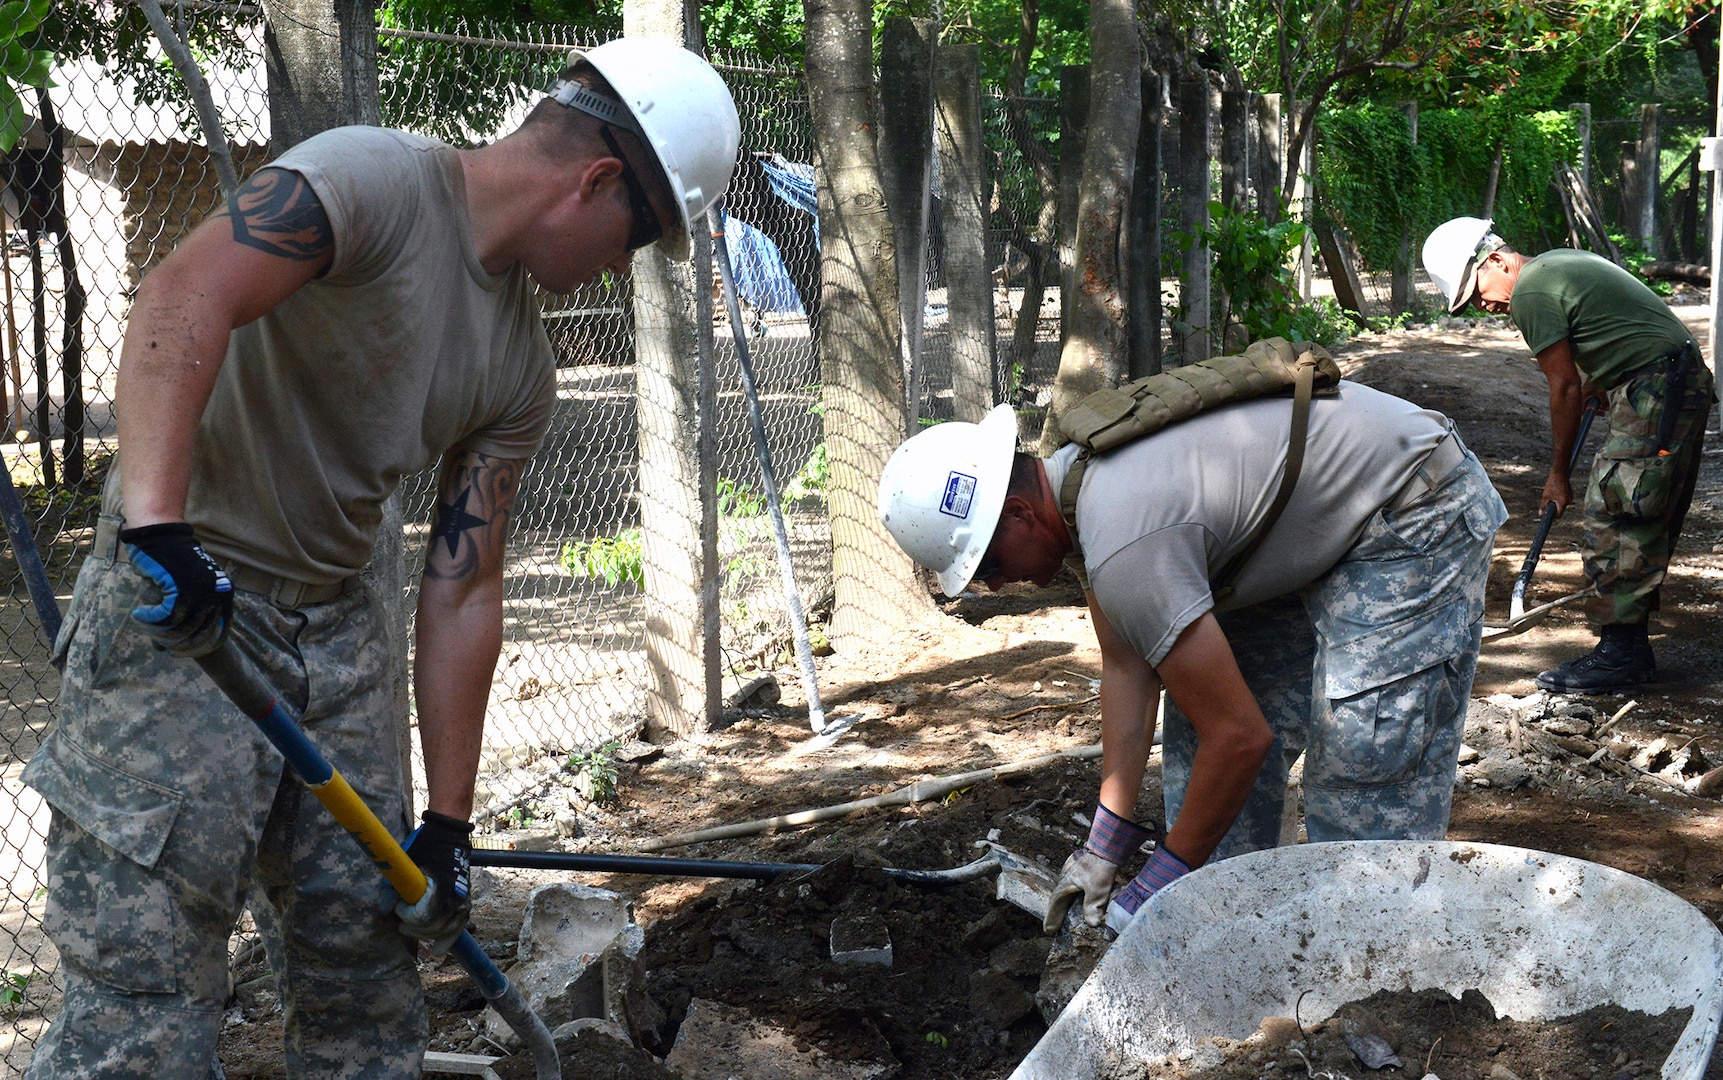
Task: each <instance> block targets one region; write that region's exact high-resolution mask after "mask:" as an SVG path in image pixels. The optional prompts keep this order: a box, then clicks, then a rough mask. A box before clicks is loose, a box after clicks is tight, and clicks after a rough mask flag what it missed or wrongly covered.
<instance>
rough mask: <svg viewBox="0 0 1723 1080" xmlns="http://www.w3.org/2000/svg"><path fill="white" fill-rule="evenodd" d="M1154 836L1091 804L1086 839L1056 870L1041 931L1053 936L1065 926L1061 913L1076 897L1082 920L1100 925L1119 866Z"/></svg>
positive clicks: (1093, 924) (1063, 916)
mask: <svg viewBox="0 0 1723 1080" xmlns="http://www.w3.org/2000/svg"><path fill="white" fill-rule="evenodd" d="M1153 836H1154V833H1153V831H1152V830H1149V829H1145V828H1144V827H1143V826H1141V825H1138V824H1136V823H1135V822H1131V821H1126V820H1125V819H1124V818H1122V817H1120V816H1119V815H1117V814H1115V813H1113V812H1112V811H1111V810H1108V809H1107V808H1106V807H1105V806H1102V805H1100V804H1099V803H1097V804H1095V821H1094V824H1092V825H1091V826H1089V839H1088V840H1086V841H1084V843H1083V846H1082V847H1080V848H1078V849H1077V850H1076V851H1074V852H1072V853H1071V857H1070V858H1068V859H1066V860H1065V865H1064V867H1063V868H1062V869H1061V870H1060V871H1059V880H1058V881H1057V882H1056V883H1055V884H1054V885H1053V898H1052V900H1051V901H1049V903H1048V904H1047V917H1046V918H1045V919H1043V920H1042V922H1041V929H1043V930H1045V931H1046V932H1047V933H1049V934H1056V933H1058V932H1059V928H1060V927H1061V926H1063V925H1064V923H1065V913H1066V912H1068V911H1070V910H1071V905H1072V904H1073V903H1075V902H1076V900H1077V897H1079V896H1081V897H1082V898H1083V921H1084V922H1086V923H1088V924H1089V925H1090V926H1100V925H1101V923H1102V922H1104V921H1105V920H1106V916H1107V901H1108V900H1109V899H1111V898H1112V895H1113V884H1114V881H1115V879H1116V875H1117V874H1118V872H1119V866H1120V864H1122V863H1123V862H1124V861H1125V860H1126V859H1129V858H1130V857H1131V856H1132V855H1133V854H1135V853H1136V851H1137V849H1139V848H1141V847H1142V846H1143V842H1144V841H1146V840H1148V839H1150V838H1151V837H1153Z"/></svg>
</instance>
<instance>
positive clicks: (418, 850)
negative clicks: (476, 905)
mask: <svg viewBox="0 0 1723 1080" xmlns="http://www.w3.org/2000/svg"><path fill="white" fill-rule="evenodd" d="M424 819H425V823H424V824H423V825H420V826H419V827H418V828H417V829H414V830H413V834H412V835H411V836H409V837H407V842H406V843H405V844H404V845H402V846H403V847H405V848H406V850H407V855H408V857H409V858H411V859H412V860H413V862H414V863H416V864H418V867H419V869H420V870H422V871H424V873H425V895H424V896H421V897H419V901H418V903H416V904H409V903H407V902H406V901H405V900H402V901H399V902H397V903H396V904H395V914H396V915H398V916H400V918H401V933H403V934H406V935H407V936H408V937H416V938H419V939H420V940H422V941H424V942H425V943H426V947H427V948H428V949H429V950H430V953H431V955H432V956H441V955H443V954H444V953H446V952H448V951H449V949H451V948H452V947H454V944H455V939H456V938H458V937H460V936H461V931H463V930H465V929H466V928H467V916H468V915H470V914H472V910H473V902H472V900H471V899H470V898H469V897H468V896H467V868H468V867H469V866H470V865H471V864H472V851H473V843H472V836H473V826H472V823H471V822H468V821H462V820H460V819H459V818H452V817H449V816H448V815H447V814H439V813H437V812H436V811H435V810H426V811H425V813H424Z"/></svg>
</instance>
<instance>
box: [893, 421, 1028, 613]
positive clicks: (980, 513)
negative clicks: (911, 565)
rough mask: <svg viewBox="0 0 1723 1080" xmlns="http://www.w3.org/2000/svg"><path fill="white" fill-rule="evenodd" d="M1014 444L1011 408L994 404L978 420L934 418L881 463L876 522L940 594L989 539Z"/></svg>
mask: <svg viewBox="0 0 1723 1080" xmlns="http://www.w3.org/2000/svg"><path fill="white" fill-rule="evenodd" d="M1016 450H1017V414H1016V413H1014V412H1013V411H1012V409H1011V406H1009V405H998V406H995V407H994V409H993V411H992V412H990V413H988V414H987V416H986V418H984V419H983V420H982V421H981V423H979V424H970V423H965V422H962V421H952V422H950V423H945V424H935V425H934V426H933V427H930V428H928V429H927V430H926V431H923V432H920V433H918V434H916V435H915V436H914V437H912V438H911V439H909V441H907V442H905V443H904V444H903V445H902V446H900V447H898V448H897V452H896V453H894V454H892V455H891V460H890V461H887V462H886V463H885V471H884V472H883V473H881V474H880V478H879V520H880V522H881V523H882V524H884V525H885V527H886V529H887V530H888V531H889V532H890V533H891V535H892V537H893V538H894V539H896V540H897V544H898V546H899V547H901V548H903V550H904V553H905V554H907V555H908V556H909V557H910V558H911V559H914V560H915V561H916V562H917V563H918V564H920V565H922V566H925V567H927V568H928V569H929V570H932V571H934V572H935V573H937V574H938V575H939V587H940V588H941V589H942V590H944V592H945V595H947V596H956V595H957V594H958V593H960V592H962V591H963V588H964V586H966V585H968V584H969V579H970V578H971V577H973V576H974V574H975V568H976V567H977V566H979V565H980V564H981V556H982V555H983V554H985V553H986V551H987V545H988V544H990V543H991V542H992V541H993V529H994V527H995V526H997V525H998V524H999V511H1000V509H1001V508H1002V507H1003V506H1004V505H1005V489H1006V488H1007V487H1008V486H1009V485H1010V483H1011V457H1012V454H1014V453H1015V452H1016Z"/></svg>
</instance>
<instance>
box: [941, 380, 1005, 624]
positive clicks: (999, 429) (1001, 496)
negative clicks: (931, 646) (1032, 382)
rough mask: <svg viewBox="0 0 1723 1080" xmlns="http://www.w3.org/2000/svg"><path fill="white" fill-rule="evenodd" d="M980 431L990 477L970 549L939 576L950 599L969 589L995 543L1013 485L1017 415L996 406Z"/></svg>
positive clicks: (983, 489)
mask: <svg viewBox="0 0 1723 1080" xmlns="http://www.w3.org/2000/svg"><path fill="white" fill-rule="evenodd" d="M977 427H978V429H979V430H977V432H976V435H977V437H978V438H979V439H980V440H981V452H982V453H983V454H984V455H985V459H986V460H987V462H988V463H989V475H988V476H987V477H986V478H984V482H983V483H982V484H980V485H978V496H979V497H980V498H981V499H983V500H984V501H982V502H980V503H978V504H977V506H976V508H975V517H974V519H973V524H972V525H971V526H970V529H971V531H970V540H969V545H968V546H967V547H966V548H964V550H963V553H962V554H961V555H960V556H958V557H957V558H956V559H953V560H952V561H951V564H950V565H949V566H947V567H946V568H945V569H944V570H943V571H941V572H940V575H939V588H940V591H941V592H943V593H945V595H947V596H956V595H957V594H958V593H961V592H962V591H963V590H964V589H966V588H968V587H969V582H970V579H972V578H973V577H974V576H975V571H976V569H977V568H978V567H979V566H980V565H981V558H982V556H984V555H986V554H987V549H988V547H989V546H990V545H991V544H992V543H993V533H994V531H995V530H997V529H998V527H999V515H1000V513H1001V511H1003V510H1004V508H1005V493H1006V489H1007V488H1008V487H1010V485H1011V460H1012V458H1013V457H1014V456H1015V455H1016V453H1017V413H1016V410H1014V409H1012V408H1011V406H1010V405H996V406H994V407H993V410H992V411H991V412H989V413H988V414H987V415H986V416H985V417H984V418H983V419H982V421H981V423H980V424H979V425H977Z"/></svg>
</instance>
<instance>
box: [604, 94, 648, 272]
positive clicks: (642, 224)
mask: <svg viewBox="0 0 1723 1080" xmlns="http://www.w3.org/2000/svg"><path fill="white" fill-rule="evenodd" d="M598 133H599V134H600V135H602V136H604V145H605V146H608V147H610V152H611V153H612V154H614V155H615V156H616V160H618V161H620V162H622V182H623V183H624V184H626V185H627V187H628V206H629V209H630V210H631V211H632V212H633V214H634V224H633V226H632V227H631V228H630V229H629V230H628V250H629V251H639V250H640V249H641V248H643V247H646V246H647V245H648V244H655V243H657V242H658V238H659V237H661V236H663V235H664V223H663V222H661V221H659V220H658V214H657V212H655V211H654V210H653V209H652V202H651V200H649V199H648V198H647V197H646V189H645V188H643V187H641V186H640V177H639V176H638V175H636V174H635V172H634V166H632V165H630V164H629V163H628V156H627V155H626V154H624V153H623V152H622V147H620V146H618V145H617V143H616V138H615V136H613V135H611V134H610V126H609V125H608V124H607V125H605V126H604V127H601V128H599V129H598Z"/></svg>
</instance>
